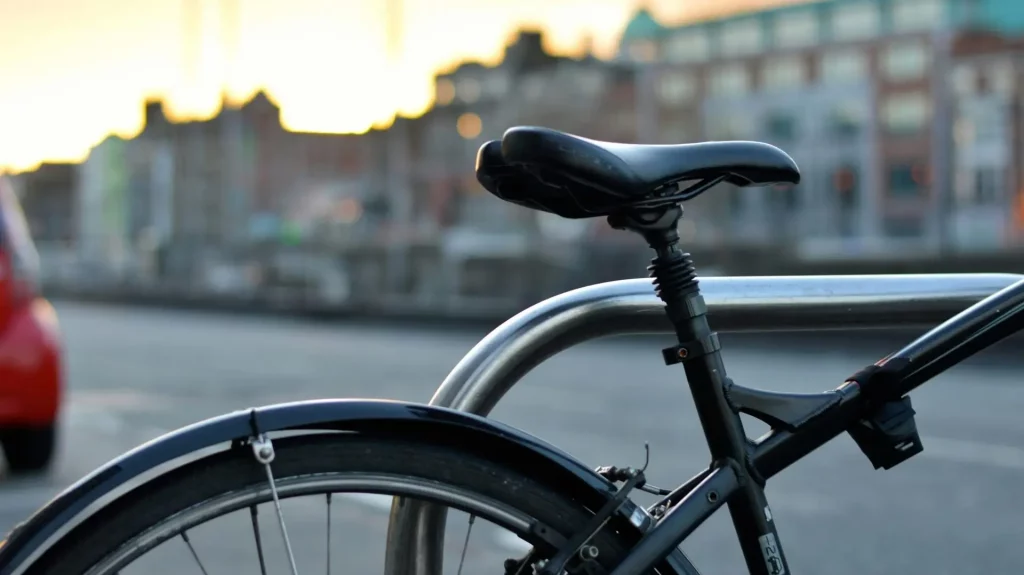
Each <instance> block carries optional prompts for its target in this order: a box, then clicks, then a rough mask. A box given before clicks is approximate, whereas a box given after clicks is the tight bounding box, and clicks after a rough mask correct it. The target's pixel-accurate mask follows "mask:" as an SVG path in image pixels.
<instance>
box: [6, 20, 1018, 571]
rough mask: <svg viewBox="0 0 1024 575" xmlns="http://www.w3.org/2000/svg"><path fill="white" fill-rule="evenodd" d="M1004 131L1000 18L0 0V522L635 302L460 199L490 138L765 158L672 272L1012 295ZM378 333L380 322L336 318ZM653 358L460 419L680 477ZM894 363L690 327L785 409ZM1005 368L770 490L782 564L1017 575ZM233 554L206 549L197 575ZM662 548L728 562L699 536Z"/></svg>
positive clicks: (1013, 375)
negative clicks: (778, 163)
mask: <svg viewBox="0 0 1024 575" xmlns="http://www.w3.org/2000/svg"><path fill="white" fill-rule="evenodd" d="M48 50H50V51H48ZM1022 104H1024V2H1022V1H1021V0H821V1H817V2H801V1H792V0H790V1H775V2H772V1H769V0H747V1H740V0H732V1H726V0H687V1H676V0H647V1H646V2H641V3H636V2H633V1H632V0H588V1H585V0H472V1H470V0H342V1H337V2H330V1H326V0H289V2H283V1H281V0H219V1H218V0H210V1H202V0H145V1H140V0H32V1H27V0H0V166H3V167H4V168H2V169H5V170H6V173H7V176H8V177H9V179H10V181H11V182H12V183H13V185H14V189H15V191H16V193H17V195H18V197H19V198H20V201H21V204H22V206H23V208H24V212H25V214H26V219H27V221H28V223H29V226H30V230H31V234H32V237H33V238H34V240H35V243H36V247H37V249H38V251H39V255H40V262H41V266H42V267H41V274H42V275H41V283H42V287H43V293H44V294H46V295H48V296H50V298H51V299H52V300H53V302H54V305H55V307H56V310H57V314H58V316H59V318H60V325H61V331H62V334H63V336H62V337H63V343H62V345H63V346H64V348H65V350H66V352H65V357H64V359H63V361H64V362H65V365H64V370H65V373H66V382H65V389H66V396H65V397H64V398H63V402H64V403H63V406H62V408H61V412H60V425H61V428H62V430H63V431H62V433H61V435H60V448H59V457H58V459H57V463H56V465H55V467H54V469H53V470H52V471H51V472H50V473H49V474H47V475H45V476H41V477H28V478H10V477H5V481H4V482H3V483H2V485H0V529H3V530H6V529H7V528H9V527H10V526H12V525H13V524H14V523H16V522H17V521H19V520H21V519H22V518H24V517H25V516H26V515H27V514H28V513H30V512H31V511H32V510H33V509H35V508H37V507H38V506H39V505H41V504H42V503H44V502H45V501H46V500H47V499H48V498H49V497H51V496H52V495H53V494H54V493H55V492H57V491H58V490H59V489H61V488H63V487H64V486H66V485H68V484H70V483H71V482H73V481H75V480H77V479H78V478H79V477H81V476H82V475H84V474H85V473H87V472H89V471H91V470H92V469H93V468H94V467H95V466H97V465H99V464H101V463H103V462H104V461H106V460H108V459H110V458H112V457H114V456H116V455H118V454H119V453H122V452H123V451H125V450H126V449H129V448H132V447H134V446H136V445H138V444H140V443H142V442H144V441H147V440H149V439H152V438H153V437H156V436H158V435H160V434H162V433H165V432H167V431H170V430H173V429H175V428H177V427H179V426H182V425H185V424H189V423H192V422H194V421H196V420H198V419H201V418H205V417H211V416H215V415H218V414H221V413H224V412H226V411H229V410H233V409H239V408H246V407H250V406H252V405H260V404H266V403H271V402H279V401H291V400H299V399H312V398H322V397H385V398H394V399H401V400H410V401H427V400H428V399H429V398H430V396H431V395H432V393H433V391H434V389H435V388H436V387H437V385H438V384H439V383H440V382H441V380H442V379H443V378H444V376H445V375H446V374H447V373H448V371H449V370H450V369H451V368H452V367H453V366H454V365H455V363H456V362H457V361H458V360H459V358H460V357H461V356H462V355H463V354H464V353H465V352H466V351H468V350H469V349H470V348H471V347H472V345H473V344H474V343H475V342H476V341H477V340H478V339H479V338H480V337H482V336H483V335H484V334H485V333H486V329H485V328H483V327H481V326H480V324H475V323H473V324H470V323H466V324H462V325H456V326H446V327H441V326H438V325H436V324H435V325H428V324H426V323H418V322H416V321H411V320H410V319H409V318H417V317H420V318H425V317H436V318H455V319H467V318H482V319H485V320H486V321H488V322H491V323H493V322H495V321H499V320H502V319H504V318H505V317H507V316H508V315H509V314H511V313H514V312H517V311H519V310H521V309H523V308H524V307H525V306H527V305H530V304H532V303H534V302H537V301H539V300H541V299H543V298H545V297H548V296H550V295H553V294H555V293H558V292H561V291H564V290H566V289H571V288H575V287H579V286H582V285H585V284H590V283H594V282H598V281H606V280H612V279H621V278H631V277H637V276H641V275H644V273H645V271H644V268H645V266H646V262H647V261H648V260H649V258H650V253H649V250H648V249H647V248H646V247H645V246H643V245H642V243H641V242H640V241H639V240H638V238H636V237H635V236H634V234H628V233H624V232H616V231H613V230H611V229H610V228H609V227H608V226H607V224H606V223H605V221H604V220H603V219H597V220H592V221H590V220H588V221H568V220H561V219H558V218H556V217H554V216H549V215H547V214H542V213H539V212H534V211H530V210H526V209H523V208H520V207H517V206H513V205H511V204H506V203H504V202H502V201H500V200H498V199H496V198H494V197H492V196H490V195H489V194H487V193H486V192H485V191H484V190H483V188H482V187H481V186H480V185H479V184H478V183H477V182H476V180H475V178H474V175H473V166H474V159H475V154H476V151H477V149H478V148H479V147H480V145H481V144H483V143H484V142H485V141H487V140H488V139H493V138H499V137H500V136H501V134H502V132H503V131H504V130H505V129H507V128H508V127H510V126H514V125H521V124H533V125H543V126H548V127H552V128H556V129H561V130H565V131H568V132H572V133H576V134H579V135H583V136H587V137H591V138H595V139H603V140H612V141H621V142H643V143H684V142H696V141H702V140H728V139H751V140H762V141H767V142H771V143H773V144H776V145H778V146H780V147H781V148H783V149H785V150H786V151H788V152H789V153H790V154H791V155H792V156H793V157H794V158H795V159H796V161H797V162H798V164H799V165H800V167H801V169H802V172H803V182H802V183H801V184H800V185H799V186H795V187H778V188H771V189H743V190H741V189H731V188H729V187H728V186H724V185H723V186H721V187H719V188H716V189H714V190H712V191H711V192H709V193H706V194H704V195H702V196H700V197H699V198H697V199H696V200H694V201H691V202H688V203H687V204H686V215H685V217H684V221H683V223H682V225H681V228H680V232H681V235H682V236H683V239H684V245H685V246H686V248H687V249H688V250H689V251H691V252H692V253H693V254H694V256H695V259H696V262H697V265H698V270H699V271H700V272H701V273H702V274H704V275H746V274H760V275H764V274H773V275H774V274H820V273H876V272H877V273H912V272H939V271H950V272H990V271H1008V272H1024V162H1022V160H1024V105H1022ZM130 302H134V303H154V304H164V305H169V304H177V305H181V306H185V305H188V306H191V307H194V308H198V307H203V308H206V310H205V311H196V310H195V309H193V310H189V311H184V310H182V309H177V310H173V311H168V310H160V309H153V308H145V307H142V308H139V307H131V306H127V305H125V304H127V303H130ZM217 308H224V309H227V308H238V309H243V310H259V309H273V310H297V311H307V312H316V313H319V314H324V315H328V314H336V315H345V314H349V315H354V314H359V315H362V316H364V317H359V318H349V319H345V320H343V321H337V322H334V323H319V322H314V321H311V320H309V319H308V318H304V319H303V318H282V317H274V318H270V317H246V316H235V315H226V314H220V313H214V312H213V310H214V309H217ZM389 315H390V316H403V317H404V318H405V321H404V323H402V322H399V323H398V324H397V325H396V324H388V323H380V322H376V321H369V318H371V317H374V316H389ZM662 339H664V342H659V341H657V340H656V339H655V338H647V337H639V338H621V339H613V340H609V341H601V342H594V343H591V344H587V345H584V346H581V347H580V348H578V349H573V350H571V351H569V352H567V353H565V354H563V355H559V356H558V357H556V358H554V359H553V360H552V361H551V362H550V363H546V364H544V365H543V366H541V367H539V368H538V369H537V370H536V371H534V372H531V374H530V375H529V376H528V377H527V378H526V379H525V380H524V381H523V383H522V384H521V385H520V386H518V387H517V388H516V389H515V390H513V391H512V392H511V393H510V394H509V395H508V396H507V398H506V399H504V400H503V401H502V403H501V404H500V405H499V406H498V407H497V409H496V410H495V411H494V412H493V417H495V418H496V419H499V420H502V421H505V422H507V423H510V424H512V425H515V426H518V427H521V428H523V429H525V430H526V431H528V432H531V433H534V434H537V435H539V436H540V437H542V438H544V439H546V440H549V441H551V442H553V443H556V444H558V445H559V446H560V447H562V448H564V449H566V450H567V451H568V452H570V453H571V454H573V455H575V456H577V457H579V458H580V459H581V460H583V461H584V462H586V463H587V464H588V465H592V466H598V465H638V464H640V463H641V461H642V459H643V443H644V442H645V441H649V442H650V444H651V451H652V457H651V468H650V470H649V474H648V476H649V477H650V479H651V481H652V482H653V483H655V484H658V485H663V484H664V485H673V486H674V485H676V484H678V483H679V482H680V481H682V480H685V479H686V478H688V477H689V476H690V475H691V473H692V472H694V471H695V470H697V469H700V468H703V467H704V466H706V464H707V453H706V447H705V445H704V443H703V440H701V439H700V437H699V433H700V430H699V424H698V421H697V418H696V416H695V414H694V412H693V409H692V407H691V401H690V399H689V396H688V393H687V391H686V389H685V386H684V384H683V382H682V379H683V374H682V373H681V370H676V369H670V368H666V367H665V366H664V365H662V363H661V358H660V355H659V353H658V351H659V349H660V348H661V347H664V345H667V342H668V341H669V340H670V338H668V336H665V337H664V338H662ZM905 341H906V340H905V338H902V337H895V336H891V335H888V334H886V335H883V334H876V333H870V334H863V333H855V334H838V335H834V336H825V335H822V334H811V335H809V336H806V337H805V336H792V337H789V336H787V337H782V336H777V335H771V336H757V335H750V336H742V337H741V336H738V335H735V334H725V335H723V342H724V346H725V347H724V349H725V351H724V355H725V359H726V362H727V364H728V366H729V373H730V376H731V377H733V378H734V379H735V380H736V381H738V382H744V383H747V384H749V385H755V386H758V387H765V388H771V389H776V390H782V391H816V390H820V389H825V388H830V387H833V386H835V385H837V384H838V383H839V382H841V381H843V378H844V377H846V376H848V375H850V374H851V373H853V372H854V371H856V370H857V369H859V368H861V367H862V366H863V365H864V364H865V363H868V362H871V361H874V360H876V359H877V358H878V357H880V356H882V355H884V354H886V353H888V352H890V351H892V350H893V349H895V348H896V347H898V346H899V345H900V344H901V343H904V342H905ZM3 343H4V342H3V341H0V344H3ZM1017 345H1019V344H1015V345H1014V346H1009V347H1005V346H1004V347H1003V348H1002V351H1000V350H996V351H994V352H992V353H989V354H984V355H982V356H980V357H978V358H975V359H973V360H971V361H969V362H968V363H967V364H965V365H964V366H963V367H961V368H957V369H956V370H953V371H952V372H951V373H949V374H948V375H943V376H940V377H939V378H937V381H936V382H935V383H934V384H930V385H929V386H928V387H926V388H925V389H923V390H922V391H920V392H919V393H917V394H915V396H914V407H915V408H916V409H917V411H918V418H919V426H920V428H921V433H922V437H923V441H924V444H925V451H924V453H923V454H922V455H920V456H918V457H915V458H914V459H912V460H911V461H909V462H908V463H906V464H903V465H901V466H899V467H898V468H896V469H894V470H891V471H887V472H885V473H881V472H875V471H873V470H871V467H870V464H869V463H868V462H867V461H866V460H865V459H864V457H863V456H862V455H861V454H860V452H859V451H857V449H856V448H855V447H854V445H853V443H852V442H851V441H849V440H847V439H846V438H842V439H839V440H837V441H836V442H833V444H831V445H829V446H827V447H826V448H824V449H822V450H821V451H820V452H818V453H816V454H814V455H813V456H811V457H810V458H808V459H807V460H806V461H804V462H801V463H800V464H798V465H796V466H795V467H794V469H792V470H791V471H790V472H788V473H786V474H784V475H783V476H781V477H779V478H778V479H775V480H773V483H772V484H771V485H769V487H768V496H769V499H770V500H771V501H772V511H773V514H774V515H775V516H776V517H777V521H778V522H779V524H780V526H782V527H781V529H782V533H781V534H782V537H783V538H784V539H785V540H786V545H787V547H786V549H787V556H788V557H789V559H790V562H791V568H792V571H794V572H796V573H817V574H830V573H831V574H837V575H854V574H859V573H863V572H871V573H894V574H895V573H930V574H944V573H949V574H961V573H965V572H966V573H1015V572H1019V570H1020V565H1022V564H1024V547H1022V546H1021V545H1020V539H1021V537H1022V536H1024V531H1022V527H1021V524H1020V521H1019V520H1018V518H1017V515H1019V511H1020V509H1021V506H1020V502H1021V496H1020V492H1019V491H1020V488H1019V486H1020V483H1021V479H1022V473H1024V423H1022V421H1021V418H1020V413H1022V410H1024V390H1022V389H1021V388H1020V385H1021V377H1020V367H1021V362H1020V357H1021V356H1020V353H1019V351H1017V350H1018V347H1015V346H1017ZM784 346H786V347H784ZM0 347H2V346H0ZM396 349H400V350H402V352H401V355H400V356H399V355H397V354H396V352H395V350H396ZM0 351H2V350H0ZM0 355H2V354H0ZM399 357H400V359H398V358H399ZM795 366H799V367H800V369H801V370H802V371H801V372H800V374H799V376H797V377H794V374H793V372H792V370H793V368H794V367H795ZM641 382H642V385H641V384H640V383H641ZM614 410H617V412H618V413H620V414H622V415H623V417H622V421H621V422H618V423H616V422H614V421H611V420H610V419H609V417H608V415H609V413H611V412H612V411H614ZM752 433H753V432H752ZM388 505H389V502H384V503H383V504H381V503H380V502H379V501H378V502H377V503H373V504H370V505H369V508H370V511H368V512H367V513H369V514H371V515H372V517H373V518H372V519H368V518H364V523H363V524H362V525H363V526H362V527H359V528H357V529H356V530H349V531H344V533H349V534H362V535H359V536H361V537H363V539H359V538H358V537H356V538H355V539H353V541H358V542H359V543H358V544H353V543H351V541H349V542H348V543H346V544H345V545H348V547H346V548H345V552H347V553H350V554H353V555H354V554H371V553H375V552H376V551H372V552H371V549H372V548H370V547H366V545H368V544H367V543H365V541H364V540H365V539H367V538H368V537H369V536H368V535H365V533H371V534H375V533H377V532H378V531H379V532H380V535H381V537H380V538H378V539H379V541H377V542H376V543H374V545H378V548H379V549H383V537H382V536H383V529H384V528H385V527H386V518H387V511H388ZM320 512H321V510H316V511H315V512H314V511H309V510H303V509H299V508H296V510H295V511H291V510H289V518H290V520H292V521H295V522H296V524H295V525H294V526H293V525H289V532H290V533H293V536H292V537H293V538H294V539H295V540H309V539H311V538H313V537H319V536H320V535H319V533H320V531H317V530H316V528H315V526H314V523H315V522H316V521H318V520H319V519H318V518H319V517H320V515H316V513H320ZM459 533H460V534H461V533H462V532H461V531H460V532H459ZM353 537H355V535H353ZM249 541H250V540H249V539H244V538H243V536H237V537H236V536H234V535H228V534H222V535H221V536H220V539H218V540H216V543H217V544H210V548H208V549H206V550H204V553H210V554H212V555H214V556H216V557H217V559H216V560H215V561H214V562H213V564H214V565H215V571H217V572H229V570H230V567H228V565H231V561H232V556H231V552H232V551H231V550H232V549H237V548H240V546H243V545H248V544H249ZM683 547H684V549H685V550H686V551H687V552H688V553H690V554H691V556H692V558H693V559H694V560H695V561H696V562H697V563H698V566H700V567H701V568H702V570H704V571H705V572H707V573H716V572H721V573H738V572H741V571H742V568H743V566H742V559H741V556H740V554H739V552H738V547H737V545H736V543H735V536H734V533H733V532H732V528H731V526H730V525H728V523H727V516H725V515H723V514H719V515H718V516H716V517H714V518H713V519H712V521H711V522H710V523H709V524H708V525H707V527H706V528H702V529H701V530H699V531H698V532H697V534H696V535H694V536H693V537H692V538H691V539H690V540H688V542H687V543H686V544H685V545H684V546H683ZM218 554H219V555H218ZM180 566H181V565H180V564H179V563H168V564H167V566H166V567H167V568H168V569H172V570H173V571H169V572H177V569H178V568H179V567H180ZM494 568H495V569H500V566H495V567H494ZM212 572H214V571H211V573H212Z"/></svg>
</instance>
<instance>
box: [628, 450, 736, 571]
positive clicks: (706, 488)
mask: <svg viewBox="0 0 1024 575" xmlns="http://www.w3.org/2000/svg"><path fill="white" fill-rule="evenodd" d="M739 488H740V483H739V477H738V476H737V474H736V470H735V469H734V468H733V467H732V466H731V465H724V466H721V467H716V468H715V469H713V470H711V471H710V472H709V473H708V474H707V476H706V477H705V478H704V480H703V481H701V482H700V483H698V484H697V485H696V487H694V488H693V489H691V490H690V492H689V493H688V494H687V495H686V497H684V498H683V500H682V501H680V502H679V504H678V505H676V506H674V507H672V509H670V510H669V511H668V513H666V514H665V516H664V517H662V518H661V520H660V521H658V524H657V525H655V526H654V527H653V528H652V529H651V530H650V531H648V532H647V533H646V534H644V537H643V539H641V540H640V542H639V543H637V544H636V546H635V547H633V549H632V550H630V552H629V555H628V556H627V557H626V558H625V559H624V560H623V561H622V562H621V563H619V565H618V566H617V567H616V568H615V570H613V571H612V572H611V575H630V574H633V573H649V572H650V571H651V569H653V568H654V567H655V566H656V565H657V564H658V563H660V562H661V561H662V560H663V559H664V558H665V557H667V556H668V554H669V553H671V552H672V550H673V549H675V548H676V546H678V545H679V544H680V543H682V541H683V539H686V537H687V536H688V535H690V533H693V530H694V529H696V528H697V527H699V526H700V524H701V523H703V522H704V521H705V520H706V519H707V518H708V517H711V515H712V514H714V512H715V511H718V508H719V507H721V506H722V505H724V504H725V503H726V502H727V501H728V500H729V499H730V498H731V497H732V495H733V494H734V493H736V491H737V490H739Z"/></svg>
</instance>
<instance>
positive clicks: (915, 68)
mask: <svg viewBox="0 0 1024 575" xmlns="http://www.w3.org/2000/svg"><path fill="white" fill-rule="evenodd" d="M928 64H929V53H928V50H927V49H926V47H925V45H924V43H923V42H900V43H898V44H892V45H891V46H889V47H888V48H886V50H885V51H884V52H883V53H882V71H883V72H884V73H885V75H886V77H888V78H889V79H890V80H897V81H907V80H917V79H918V78H921V77H922V76H924V75H925V71H926V70H927V69H928Z"/></svg>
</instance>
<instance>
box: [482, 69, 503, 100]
mask: <svg viewBox="0 0 1024 575" xmlns="http://www.w3.org/2000/svg"><path fill="white" fill-rule="evenodd" d="M508 84H509V81H508V76H506V75H505V74H502V73H500V72H495V73H492V74H490V75H489V76H487V79H486V80H485V81H484V86H485V88H486V91H487V94H489V95H491V96H497V97H501V96H504V95H505V93H506V92H507V91H508Z"/></svg>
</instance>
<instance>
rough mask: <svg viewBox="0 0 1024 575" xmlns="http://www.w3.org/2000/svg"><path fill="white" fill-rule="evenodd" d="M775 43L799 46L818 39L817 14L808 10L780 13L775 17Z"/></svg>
mask: <svg viewBox="0 0 1024 575" xmlns="http://www.w3.org/2000/svg"><path fill="white" fill-rule="evenodd" d="M774 40H775V45H776V46H778V47H779V48H799V47H803V46H810V45H811V44H814V43H815V42H817V41H818V16H817V15H816V14H815V13H814V12H812V11H810V10H801V11H799V12H790V13H787V14H780V15H778V16H776V17H775V38H774Z"/></svg>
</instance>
